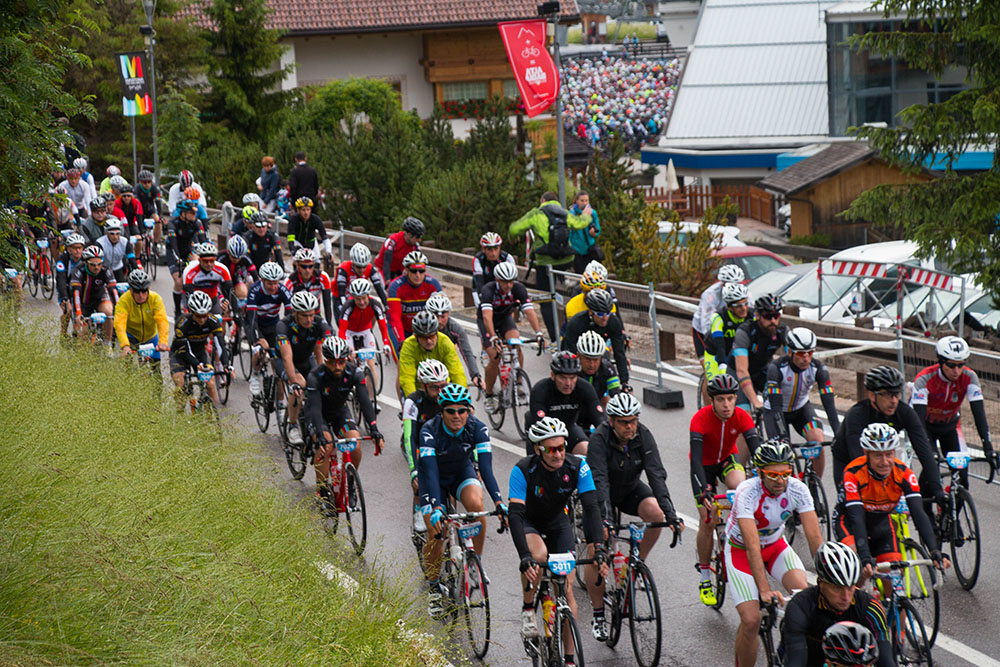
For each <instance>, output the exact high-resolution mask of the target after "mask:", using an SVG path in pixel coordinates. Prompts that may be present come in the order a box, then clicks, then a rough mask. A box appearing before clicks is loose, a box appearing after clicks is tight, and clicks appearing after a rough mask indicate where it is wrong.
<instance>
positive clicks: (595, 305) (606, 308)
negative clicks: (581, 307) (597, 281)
mask: <svg viewBox="0 0 1000 667" xmlns="http://www.w3.org/2000/svg"><path fill="white" fill-rule="evenodd" d="M583 303H584V304H585V305H586V306H587V309H588V310H592V311H594V312H595V313H610V312H611V309H612V308H614V306H615V300H614V299H612V298H611V293H610V292H608V290H606V289H601V288H599V287H597V288H594V289H592V290H590V291H589V292H587V296H585V297H583Z"/></svg>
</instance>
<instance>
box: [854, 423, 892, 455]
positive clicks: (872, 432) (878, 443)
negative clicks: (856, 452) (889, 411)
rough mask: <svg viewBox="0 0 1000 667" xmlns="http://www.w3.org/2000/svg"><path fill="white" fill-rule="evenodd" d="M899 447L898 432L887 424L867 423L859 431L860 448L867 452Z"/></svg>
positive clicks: (884, 450)
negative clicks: (863, 428) (862, 429)
mask: <svg viewBox="0 0 1000 667" xmlns="http://www.w3.org/2000/svg"><path fill="white" fill-rule="evenodd" d="M898 447H899V432H897V431H896V429H894V428H893V427H891V426H889V425H888V424H882V423H876V424H869V425H868V426H866V427H865V430H864V431H862V432H861V449H864V450H866V451H869V452H894V451H896V449H897V448H898Z"/></svg>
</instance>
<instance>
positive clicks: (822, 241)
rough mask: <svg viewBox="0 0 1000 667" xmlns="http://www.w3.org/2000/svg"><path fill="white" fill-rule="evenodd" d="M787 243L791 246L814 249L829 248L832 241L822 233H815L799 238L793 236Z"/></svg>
mask: <svg viewBox="0 0 1000 667" xmlns="http://www.w3.org/2000/svg"><path fill="white" fill-rule="evenodd" d="M788 242H789V243H790V244H792V245H805V246H812V247H814V248H829V247H830V244H831V243H832V239H831V238H830V235H829V234H826V233H824V232H816V233H815V234H802V235H800V236H793V237H792V238H790V239H788Z"/></svg>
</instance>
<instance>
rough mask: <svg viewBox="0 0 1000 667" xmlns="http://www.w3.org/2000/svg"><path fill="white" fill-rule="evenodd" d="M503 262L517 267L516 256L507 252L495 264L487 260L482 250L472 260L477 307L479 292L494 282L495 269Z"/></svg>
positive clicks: (503, 251) (473, 286) (503, 252)
mask: <svg viewBox="0 0 1000 667" xmlns="http://www.w3.org/2000/svg"><path fill="white" fill-rule="evenodd" d="M501 262H510V263H511V264H514V265H515V266H516V265H517V262H515V261H514V256H513V255H511V254H510V253H509V252H507V251H506V250H501V251H500V256H499V257H498V258H497V260H496V261H495V262H491V261H490V260H488V259H486V253H484V252H483V251H482V250H480V251H479V252H477V253H476V255H475V257H473V258H472V303H473V305H475V306H478V305H479V292H480V291H481V290H482V289H483V287H484V286H485V285H486V283H488V282H490V281H492V280H493V269H495V268H496V266H497V264H499V263H501Z"/></svg>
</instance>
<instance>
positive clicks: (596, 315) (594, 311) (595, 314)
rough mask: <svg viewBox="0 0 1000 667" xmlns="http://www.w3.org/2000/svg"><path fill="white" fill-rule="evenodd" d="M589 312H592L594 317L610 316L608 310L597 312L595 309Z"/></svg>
mask: <svg viewBox="0 0 1000 667" xmlns="http://www.w3.org/2000/svg"><path fill="white" fill-rule="evenodd" d="M591 312H592V313H594V317H611V313H610V312H608V313H601V312H598V311H596V310H592V311H591Z"/></svg>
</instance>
